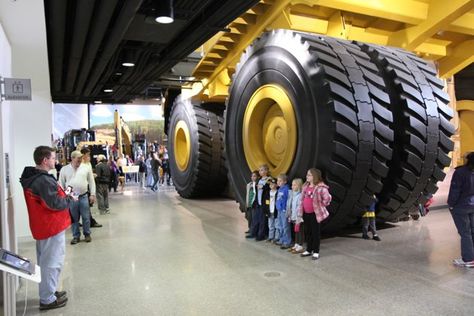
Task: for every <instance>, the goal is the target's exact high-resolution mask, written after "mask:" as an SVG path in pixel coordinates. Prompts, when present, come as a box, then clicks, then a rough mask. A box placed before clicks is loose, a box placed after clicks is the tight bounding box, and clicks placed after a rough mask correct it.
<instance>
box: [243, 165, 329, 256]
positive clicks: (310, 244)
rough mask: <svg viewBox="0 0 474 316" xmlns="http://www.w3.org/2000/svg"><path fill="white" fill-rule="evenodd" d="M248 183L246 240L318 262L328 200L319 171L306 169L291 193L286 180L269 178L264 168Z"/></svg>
mask: <svg viewBox="0 0 474 316" xmlns="http://www.w3.org/2000/svg"><path fill="white" fill-rule="evenodd" d="M251 179H252V181H251V182H250V183H248V184H247V198H246V203H247V211H246V218H247V220H248V223H249V230H248V235H247V236H246V238H255V239H256V240H257V241H261V240H264V239H266V240H267V242H271V243H274V244H276V245H278V246H280V248H281V249H288V250H289V251H290V252H292V253H294V254H300V255H301V256H302V257H310V256H311V258H312V259H313V260H317V259H319V250H320V243H321V237H320V236H321V234H320V230H321V229H320V227H321V223H322V222H323V221H324V220H325V219H326V218H327V217H328V216H329V212H328V210H327V207H328V206H329V204H330V203H331V199H332V197H331V194H330V193H329V187H328V186H327V185H326V184H325V183H324V181H323V178H322V174H321V171H320V170H318V169H315V168H311V169H309V170H308V172H307V173H306V182H305V183H304V184H303V181H302V179H299V178H296V179H293V181H292V184H291V189H290V188H289V186H288V184H287V182H288V177H287V176H286V175H285V174H280V175H278V177H277V178H276V179H274V178H272V177H270V176H269V169H268V166H267V165H262V166H261V167H260V168H259V170H258V171H254V172H252V175H251ZM304 241H306V249H304V248H303V242H304Z"/></svg>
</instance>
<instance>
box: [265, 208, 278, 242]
mask: <svg viewBox="0 0 474 316" xmlns="http://www.w3.org/2000/svg"><path fill="white" fill-rule="evenodd" d="M276 226H277V219H276V218H275V216H274V215H273V214H271V215H270V217H269V218H268V239H275V240H278V239H279V238H280V235H279V232H278V229H277V227H276Z"/></svg>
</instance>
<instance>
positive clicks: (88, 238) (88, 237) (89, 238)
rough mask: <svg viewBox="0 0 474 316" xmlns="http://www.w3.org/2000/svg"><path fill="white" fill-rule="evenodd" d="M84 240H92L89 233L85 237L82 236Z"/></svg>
mask: <svg viewBox="0 0 474 316" xmlns="http://www.w3.org/2000/svg"><path fill="white" fill-rule="evenodd" d="M84 240H85V242H91V241H92V238H91V235H87V236H86V237H85V238H84Z"/></svg>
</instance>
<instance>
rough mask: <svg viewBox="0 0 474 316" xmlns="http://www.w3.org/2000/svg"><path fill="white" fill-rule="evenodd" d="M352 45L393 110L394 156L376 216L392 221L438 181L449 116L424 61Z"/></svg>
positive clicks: (443, 97) (446, 160)
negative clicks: (372, 69) (370, 65)
mask: <svg viewBox="0 0 474 316" xmlns="http://www.w3.org/2000/svg"><path fill="white" fill-rule="evenodd" d="M357 44H358V45H359V46H360V47H362V50H363V51H365V52H367V53H368V54H369V56H370V57H371V60H372V61H373V62H374V63H375V64H376V65H377V66H378V68H379V70H380V73H381V74H382V77H383V78H384V81H385V86H386V87H387V90H388V92H389V95H390V102H391V104H392V105H393V106H392V109H393V115H394V126H395V142H394V144H395V145H394V148H393V149H394V154H393V159H392V160H391V161H390V162H389V166H390V172H389V175H388V177H387V178H386V179H385V180H384V181H383V189H382V192H381V193H380V195H379V200H380V201H379V202H380V203H379V210H380V212H379V214H378V216H379V217H381V218H384V219H387V220H395V219H396V218H398V217H399V216H401V215H402V214H403V213H409V212H410V211H412V210H414V209H415V208H416V207H417V205H418V203H422V204H424V203H425V202H426V196H427V195H428V194H432V193H435V192H436V190H437V189H438V188H437V186H436V183H437V182H438V181H441V180H443V179H444V177H445V174H444V172H443V168H444V167H446V166H448V165H449V164H450V161H451V159H450V158H449V156H448V153H449V152H450V151H451V150H452V149H453V142H452V141H451V140H450V137H451V135H452V134H453V132H454V128H453V126H452V125H451V123H450V122H449V121H450V120H451V118H452V115H453V113H452V110H451V108H449V107H448V105H447V104H448V103H449V97H448V95H447V94H446V93H445V92H444V91H443V90H442V88H443V83H442V82H441V80H440V79H438V78H437V77H436V70H435V69H433V68H432V67H431V66H430V65H429V64H428V63H427V62H426V61H424V60H422V59H420V58H418V57H417V56H416V55H414V54H412V53H409V52H406V51H403V50H401V49H398V48H391V47H382V46H376V45H368V44H363V43H357Z"/></svg>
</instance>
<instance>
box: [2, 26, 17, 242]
mask: <svg viewBox="0 0 474 316" xmlns="http://www.w3.org/2000/svg"><path fill="white" fill-rule="evenodd" d="M0 76H2V77H10V76H11V47H10V43H8V39H7V37H6V34H5V32H4V31H3V27H2V25H1V23H0ZM10 106H11V104H10V102H9V101H3V102H2V101H1V100H0V107H1V108H0V203H1V204H0V209H1V223H2V229H1V231H2V238H1V239H2V247H3V248H7V249H11V250H13V251H14V250H16V240H15V229H14V228H15V227H14V213H13V208H11V209H10V208H9V203H10V205H11V203H12V199H11V190H10V189H9V185H8V184H7V181H6V180H7V171H6V166H5V159H4V157H5V153H7V154H9V152H10V124H9V121H10ZM10 181H11V178H10Z"/></svg>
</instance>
